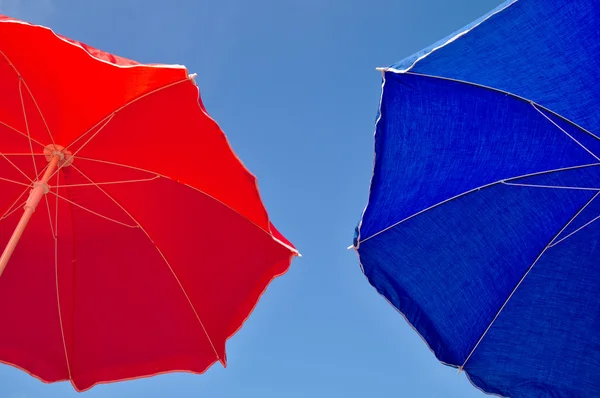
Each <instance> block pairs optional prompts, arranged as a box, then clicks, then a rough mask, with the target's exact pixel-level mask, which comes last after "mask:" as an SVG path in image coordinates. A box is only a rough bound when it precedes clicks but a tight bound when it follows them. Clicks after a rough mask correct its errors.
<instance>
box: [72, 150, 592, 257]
mask: <svg viewBox="0 0 600 398" xmlns="http://www.w3.org/2000/svg"><path fill="white" fill-rule="evenodd" d="M77 159H80V160H87V161H90V162H98V163H106V164H110V165H113V166H121V167H126V168H129V169H132V170H138V171H143V172H146V173H150V174H154V175H157V176H159V177H162V178H166V179H167V180H170V181H173V182H175V183H177V184H180V185H183V186H184V187H187V188H190V189H192V190H194V191H197V192H199V193H201V194H203V195H205V196H206V197H208V198H210V199H212V200H214V201H215V202H217V203H219V204H221V205H223V206H225V207H226V208H228V209H229V210H231V211H233V212H234V213H236V214H237V215H239V216H240V217H242V218H244V219H245V220H246V221H248V222H250V223H252V224H253V225H254V226H255V227H257V228H258V229H260V230H261V231H263V232H264V233H266V234H267V235H269V236H270V237H271V238H273V240H275V241H276V242H277V243H279V244H280V245H282V246H284V247H285V248H287V249H289V250H291V251H293V252H294V253H298V251H297V250H296V249H294V248H292V247H290V246H289V245H286V244H285V243H284V242H282V241H280V240H279V239H276V238H275V236H273V233H272V232H270V231H267V230H266V229H264V228H263V227H261V226H260V225H258V224H257V223H255V222H254V221H252V220H250V219H249V218H248V217H246V216H245V215H243V214H242V213H240V212H238V211H237V210H235V209H234V208H233V207H231V206H229V205H228V204H226V203H224V202H222V201H220V200H219V199H217V198H215V197H214V196H211V195H209V194H207V193H206V192H204V191H202V190H201V189H198V188H196V187H194V186H192V185H189V184H185V183H183V182H181V181H177V180H174V179H173V178H171V177H168V176H165V175H163V174H160V173H156V172H154V171H151V170H146V169H142V168H139V167H134V166H130V165H127V164H123V163H117V162H111V161H107V160H99V159H94V158H88V157H81V156H79V157H77ZM599 164H600V163H599Z"/></svg>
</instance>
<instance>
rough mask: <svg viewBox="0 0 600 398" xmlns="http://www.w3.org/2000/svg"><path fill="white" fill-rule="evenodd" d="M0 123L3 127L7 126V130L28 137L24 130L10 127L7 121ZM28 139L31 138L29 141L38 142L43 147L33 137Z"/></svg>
mask: <svg viewBox="0 0 600 398" xmlns="http://www.w3.org/2000/svg"><path fill="white" fill-rule="evenodd" d="M0 124H1V125H3V126H4V127H6V128H8V129H9V130H12V131H14V132H15V133H18V134H21V135H22V136H23V137H25V138H30V137H27V134H25V133H24V132H22V131H20V130H18V129H16V128H14V127H12V126H11V125H9V124H7V123H4V122H1V121H0ZM30 139H31V141H33V142H35V143H36V144H38V145H39V146H41V147H42V148H43V147H44V145H43V144H42V143H41V142H39V141H38V140H36V139H34V138H30ZM27 155H29V154H27Z"/></svg>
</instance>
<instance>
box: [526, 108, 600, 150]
mask: <svg viewBox="0 0 600 398" xmlns="http://www.w3.org/2000/svg"><path fill="white" fill-rule="evenodd" d="M531 106H533V108H534V109H535V110H536V111H538V113H540V114H541V115H542V116H544V118H546V119H547V120H548V121H549V122H550V123H552V124H553V125H554V126H556V127H557V128H558V129H559V130H560V131H562V132H563V133H565V134H566V135H567V136H568V137H569V138H570V139H572V140H573V141H575V142H576V143H577V145H579V146H580V147H582V148H583V149H585V150H586V151H587V153H589V154H590V155H592V156H593V157H594V158H596V160H600V158H599V157H598V156H596V155H595V154H594V153H593V152H592V151H590V150H589V149H588V148H586V147H585V146H584V145H583V144H582V143H581V142H579V141H577V140H576V139H575V137H573V136H572V135H571V134H569V133H567V132H566V131H565V130H564V129H563V128H562V127H560V126H559V125H558V124H556V122H555V121H554V120H552V119H550V118H549V117H548V116H546V114H545V113H544V112H542V111H541V110H540V109H539V108H538V107H537V106H536V105H535V103H533V102H531Z"/></svg>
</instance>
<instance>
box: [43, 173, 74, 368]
mask: <svg viewBox="0 0 600 398" xmlns="http://www.w3.org/2000/svg"><path fill="white" fill-rule="evenodd" d="M59 186H60V174H57V175H56V187H55V188H56V201H55V209H54V223H55V226H54V227H52V217H51V215H50V204H49V202H48V195H46V206H47V207H48V218H49V220H50V227H51V228H52V236H53V238H54V275H55V278H54V279H55V282H56V303H57V305H58V320H59V323H60V335H61V337H62V343H63V349H64V351H65V361H66V362H67V372H68V373H69V380H72V379H73V377H72V376H71V365H70V364H69V354H68V352H67V342H66V340H65V330H64V327H63V319H62V311H61V307H60V290H59V286H58V198H59V197H60V196H59Z"/></svg>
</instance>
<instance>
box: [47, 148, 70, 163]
mask: <svg viewBox="0 0 600 398" xmlns="http://www.w3.org/2000/svg"><path fill="white" fill-rule="evenodd" d="M56 155H58V157H59V161H58V166H59V167H68V166H70V165H71V164H73V154H72V153H71V152H70V151H68V150H66V149H65V147H63V146H61V145H57V144H50V145H46V147H45V148H44V156H45V157H46V160H47V161H48V162H50V161H51V160H52V158H54V156H56Z"/></svg>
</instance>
